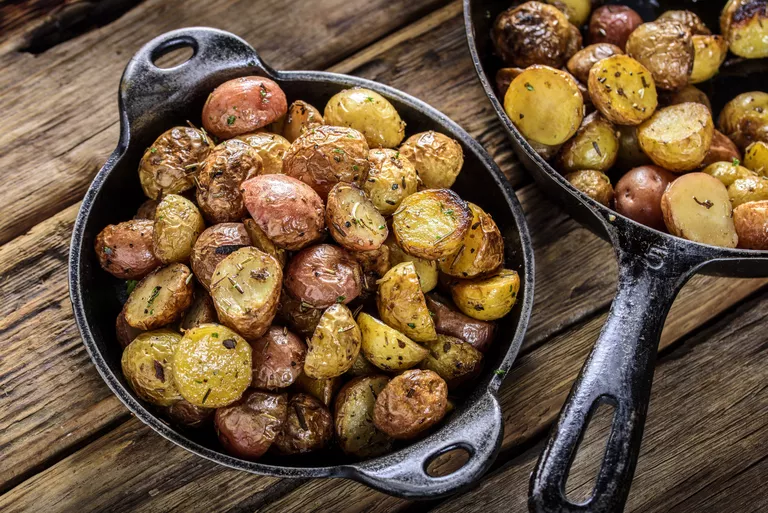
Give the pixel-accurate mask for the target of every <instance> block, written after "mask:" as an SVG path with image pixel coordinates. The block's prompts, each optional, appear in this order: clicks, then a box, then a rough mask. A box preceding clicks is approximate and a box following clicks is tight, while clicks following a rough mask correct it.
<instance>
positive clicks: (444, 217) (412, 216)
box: [392, 189, 472, 260]
mask: <svg viewBox="0 0 768 513" xmlns="http://www.w3.org/2000/svg"><path fill="white" fill-rule="evenodd" d="M471 221H472V212H471V211H470V210H469V207H468V206H467V203H466V202H465V201H464V200H463V199H461V198H460V197H459V195H458V194H456V193H455V192H453V191H452V190H450V189H427V190H425V191H420V192H417V193H415V194H411V195H410V196H408V197H407V198H405V199H404V200H403V202H402V203H401V204H400V208H398V209H397V212H395V213H394V215H393V216H392V231H393V233H394V234H395V239H396V240H397V243H398V245H400V247H401V248H403V250H405V251H406V252H407V253H410V254H411V255H414V256H417V257H420V258H425V259H427V260H437V259H439V258H443V257H447V256H449V255H452V254H454V253H455V252H456V251H458V250H459V248H460V247H461V243H462V241H463V240H464V236H465V235H466V233H467V231H468V230H469V227H470V225H471Z"/></svg>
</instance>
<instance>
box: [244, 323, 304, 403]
mask: <svg viewBox="0 0 768 513" xmlns="http://www.w3.org/2000/svg"><path fill="white" fill-rule="evenodd" d="M306 354H307V346H306V345H305V344H304V342H302V341H301V339H300V338H299V337H297V336H296V335H294V334H293V333H291V332H290V331H288V329H287V328H282V327H280V326H272V327H270V328H269V330H267V332H266V333H265V334H264V335H263V336H262V337H260V338H257V339H256V340H254V341H253V342H251V355H252V357H253V359H252V362H253V363H252V369H253V373H252V374H253V378H252V380H251V386H252V387H254V388H267V389H275V388H285V387H288V386H291V385H292V384H293V382H294V381H296V378H298V377H299V374H301V371H302V369H303V368H304V358H305V357H306Z"/></svg>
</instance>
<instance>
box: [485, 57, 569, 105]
mask: <svg viewBox="0 0 768 513" xmlns="http://www.w3.org/2000/svg"><path fill="white" fill-rule="evenodd" d="M569 62H570V61H569ZM523 71H525V70H524V69H523V68H501V69H500V70H499V71H497V72H496V90H497V91H498V92H499V98H501V99H504V95H506V94H507V89H509V84H511V83H512V81H513V80H514V79H515V78H516V77H517V76H518V75H519V74H520V73H522V72H523Z"/></svg>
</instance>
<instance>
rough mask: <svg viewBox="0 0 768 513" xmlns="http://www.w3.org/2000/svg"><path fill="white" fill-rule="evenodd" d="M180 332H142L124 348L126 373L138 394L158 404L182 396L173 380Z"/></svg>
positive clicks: (169, 401) (122, 361)
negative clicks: (174, 354) (174, 357)
mask: <svg viewBox="0 0 768 513" xmlns="http://www.w3.org/2000/svg"><path fill="white" fill-rule="evenodd" d="M180 341H181V335H179V334H178V333H176V332H175V331H171V330H168V329H161V330H155V331H148V332H146V333H141V334H140V335H139V336H137V337H136V338H134V339H133V342H131V343H130V344H128V347H126V348H125V351H123V356H122V359H121V365H122V369H123V376H125V379H126V381H128V384H129V385H131V388H132V389H133V391H134V392H136V395H138V396H139V397H140V398H142V399H144V400H145V401H147V402H150V403H152V404H154V405H157V406H170V405H171V404H173V403H174V402H176V401H180V400H181V394H179V391H178V390H177V389H176V384H175V383H174V381H173V353H175V352H176V349H177V348H178V347H179V342H180Z"/></svg>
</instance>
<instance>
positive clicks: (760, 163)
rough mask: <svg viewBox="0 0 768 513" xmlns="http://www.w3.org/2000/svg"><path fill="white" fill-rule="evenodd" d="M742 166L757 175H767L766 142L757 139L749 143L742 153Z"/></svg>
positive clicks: (767, 150) (767, 155) (767, 148)
mask: <svg viewBox="0 0 768 513" xmlns="http://www.w3.org/2000/svg"><path fill="white" fill-rule="evenodd" d="M735 158H738V156H737V157H735ZM744 167H746V168H748V169H751V170H752V171H754V172H755V173H757V174H758V175H759V176H768V143H765V142H763V141H757V142H754V143H752V144H750V145H749V146H748V147H747V150H746V153H744Z"/></svg>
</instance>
